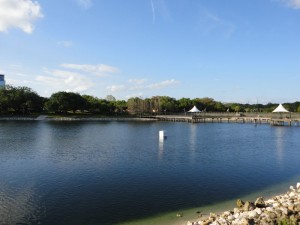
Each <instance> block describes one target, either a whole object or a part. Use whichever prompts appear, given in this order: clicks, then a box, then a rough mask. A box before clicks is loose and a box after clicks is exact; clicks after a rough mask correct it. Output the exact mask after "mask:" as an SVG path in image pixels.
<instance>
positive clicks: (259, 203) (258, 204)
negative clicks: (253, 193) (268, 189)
mask: <svg viewBox="0 0 300 225" xmlns="http://www.w3.org/2000/svg"><path fill="white" fill-rule="evenodd" d="M254 204H255V206H256V207H258V208H265V207H266V203H265V201H264V198H263V197H259V198H257V199H256V201H255V203H254Z"/></svg>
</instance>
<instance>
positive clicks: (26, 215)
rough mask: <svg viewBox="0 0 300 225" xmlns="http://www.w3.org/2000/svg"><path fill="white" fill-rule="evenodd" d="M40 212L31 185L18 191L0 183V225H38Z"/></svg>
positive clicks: (40, 208) (40, 209)
mask: <svg viewBox="0 0 300 225" xmlns="http://www.w3.org/2000/svg"><path fill="white" fill-rule="evenodd" d="M41 212H42V207H40V206H39V203H38V201H37V195H36V193H35V190H34V186H33V185H28V186H25V187H22V188H19V189H18V188H15V187H10V186H7V184H3V183H0V224H40V222H39V221H41V218H40V215H42V213H41Z"/></svg>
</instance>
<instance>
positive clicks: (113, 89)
mask: <svg viewBox="0 0 300 225" xmlns="http://www.w3.org/2000/svg"><path fill="white" fill-rule="evenodd" d="M125 89H126V87H125V85H111V86H107V87H106V90H109V91H111V92H120V91H124V90H125Z"/></svg>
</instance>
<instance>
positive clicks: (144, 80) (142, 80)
mask: <svg viewBox="0 0 300 225" xmlns="http://www.w3.org/2000/svg"><path fill="white" fill-rule="evenodd" d="M146 81H147V79H129V83H133V84H144V83H145V82H146Z"/></svg>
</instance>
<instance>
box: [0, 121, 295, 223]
mask: <svg viewBox="0 0 300 225" xmlns="http://www.w3.org/2000/svg"><path fill="white" fill-rule="evenodd" d="M161 129H163V130H166V132H167V135H168V138H167V140H165V141H164V142H159V139H158V132H159V130H161ZM299 134H300V128H299V127H272V126H269V125H258V126H255V125H253V124H226V123H223V124H188V123H160V122H61V121H60V122H47V121H27V122H26V121H15V122H13V121H1V122H0V224H1V225H2V224H7V225H10V224H12V225H15V224H17V223H24V224H43V225H98V224H101V225H102V224H104V225H105V224H117V223H119V222H126V221H129V220H136V219H140V218H145V217H151V216H154V215H156V214H158V213H167V212H170V211H176V210H181V209H187V208H193V207H199V206H203V205H207V204H213V203H217V202H220V201H224V200H227V199H232V198H235V197H237V196H241V195H246V194H249V193H252V192H255V191H257V190H259V189H262V188H265V187H267V186H270V185H274V184H276V183H279V182H284V181H286V180H288V179H289V178H291V177H295V176H299V175H300V166H299V165H300V135H299Z"/></svg>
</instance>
